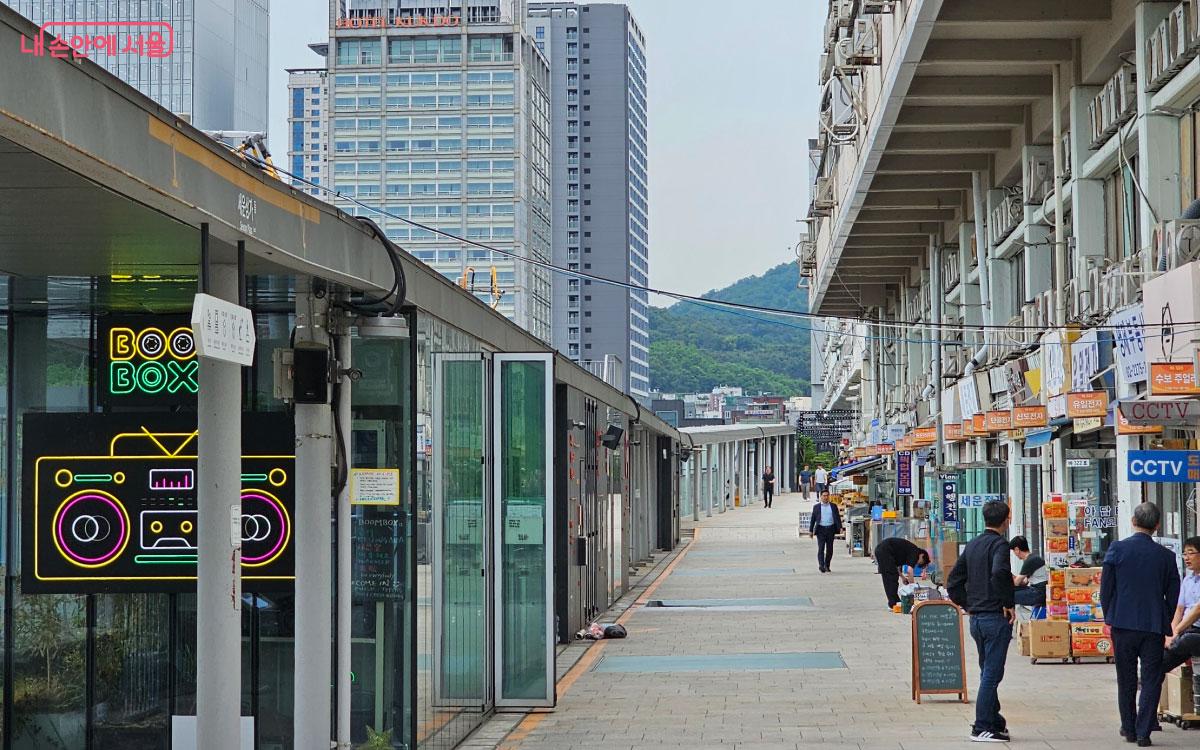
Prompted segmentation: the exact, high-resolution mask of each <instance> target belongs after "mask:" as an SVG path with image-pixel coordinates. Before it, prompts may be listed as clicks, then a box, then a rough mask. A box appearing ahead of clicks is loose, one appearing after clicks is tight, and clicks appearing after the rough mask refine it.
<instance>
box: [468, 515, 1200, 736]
mask: <svg viewBox="0 0 1200 750" xmlns="http://www.w3.org/2000/svg"><path fill="white" fill-rule="evenodd" d="M802 505H804V503H803V501H802V500H801V498H800V497H799V496H796V495H791V496H783V497H781V498H777V499H776V501H775V507H774V508H772V509H770V510H766V509H764V508H763V507H762V505H761V504H758V505H754V506H750V507H748V508H743V509H736V510H732V511H730V512H727V513H725V514H722V515H719V516H714V517H713V518H711V519H706V520H703V521H702V522H701V523H700V524H698V526H697V528H698V537H697V539H696V540H695V541H694V542H692V543H690V544H688V545H686V546H685V547H684V548H683V551H682V552H681V553H680V554H679V556H678V557H677V559H676V560H675V561H672V562H671V564H670V565H669V566H666V567H665V570H667V571H668V572H667V573H666V574H665V575H663V576H662V577H661V578H660V579H659V582H658V584H657V588H654V589H653V590H651V592H650V596H649V597H646V598H649V599H653V600H693V604H700V605H707V606H697V607H691V608H689V607H682V608H657V607H646V606H641V607H636V608H634V609H633V610H632V611H631V612H630V613H629V615H628V619H627V620H626V624H627V626H628V629H629V638H628V639H627V640H624V641H603V642H601V643H600V644H596V645H593V646H592V647H591V648H590V649H586V650H585V648H586V647H584V646H572V647H570V648H569V649H568V651H567V653H564V657H567V658H570V656H569V655H570V654H571V653H572V652H574V653H575V654H579V653H582V658H581V659H580V660H579V663H578V665H577V666H576V667H574V668H573V669H571V670H570V671H568V672H567V673H566V675H565V678H564V680H562V681H561V682H560V688H559V705H558V708H557V709H556V710H555V711H553V712H550V713H543V714H531V715H529V716H526V717H524V718H523V719H522V718H521V717H511V716H503V715H501V716H498V717H497V718H496V719H495V721H494V723H492V724H490V725H489V726H487V727H485V728H484V730H483V731H481V733H480V735H479V736H477V737H476V738H475V740H474V741H473V742H470V743H469V746H472V747H479V746H483V745H485V743H486V742H489V741H490V742H491V745H487V746H493V745H495V738H498V737H500V736H503V733H504V732H505V731H507V730H508V729H509V728H513V729H512V731H511V732H510V733H508V735H507V738H506V739H505V740H504V741H503V742H501V743H500V744H499V747H501V748H523V749H528V750H541V749H549V748H554V749H555V750H567V749H569V748H580V749H581V750H583V749H586V750H618V749H621V750H630V749H631V748H661V747H667V748H674V747H688V748H729V747H730V746H732V747H734V748H737V750H774V749H775V748H807V747H813V746H817V745H820V746H822V747H830V748H872V749H875V748H916V749H919V750H938V749H939V748H958V747H963V746H965V745H967V744H968V743H967V742H966V737H967V735H968V733H969V727H970V722H971V719H972V717H973V715H974V714H973V711H974V707H973V706H968V705H963V704H961V703H955V702H952V701H951V700H949V699H941V698H938V697H927V698H925V699H924V700H925V702H924V703H923V704H922V705H920V706H918V705H916V704H915V703H913V701H912V700H911V698H910V690H911V687H910V685H911V678H910V669H911V665H910V656H909V654H910V641H911V636H910V629H909V618H907V617H904V616H900V615H894V614H891V613H890V612H888V611H886V608H885V606H884V598H883V590H882V586H881V585H880V582H879V578H878V577H877V576H875V575H874V574H873V573H874V566H873V564H872V563H871V562H870V560H868V559H862V558H857V559H855V558H850V557H848V556H847V554H846V552H845V547H844V545H841V544H839V547H838V548H837V554H836V556H835V558H834V563H833V573H832V574H831V575H821V574H819V573H818V572H817V571H816V563H815V549H816V547H815V543H814V542H812V541H810V540H809V539H808V538H807V537H806V538H804V539H803V540H799V539H797V530H796V524H797V512H798V511H799V510H800V509H801V507H802ZM803 597H808V598H811V601H812V605H811V606H809V607H804V606H802V605H803V603H804V602H803V599H802V598H803ZM728 599H786V600H788V601H785V602H783V603H782V604H780V603H767V602H759V603H757V606H758V607H760V608H757V609H756V608H753V607H754V605H751V608H747V609H730V608H713V607H712V606H711V605H712V604H713V602H709V601H701V602H696V601H694V600H728ZM771 604H775V608H771V606H770V605H771ZM762 607H765V608H762ZM967 645H968V648H970V647H971V644H970V642H969V640H968V644H967ZM810 652H836V653H838V654H840V656H841V659H842V660H843V661H844V663H845V666H844V667H841V666H838V667H836V668H832V669H830V668H823V669H816V668H796V667H798V666H799V667H806V666H821V665H820V664H816V665H807V664H805V663H803V662H805V661H806V660H808V659H810V658H811V657H805V656H792V655H793V654H808V653H810ZM735 655H756V657H743V656H735ZM628 657H634V658H632V659H630V658H628ZM663 657H667V658H663ZM672 657H673V658H672ZM687 657H708V658H709V659H710V662H709V663H703V662H695V661H691V660H687V661H683V662H681V661H680V658H685V659H686V658H687ZM713 657H727V659H726V658H722V659H717V660H715V663H714V661H713V659H712V658H713ZM968 662H970V659H968ZM826 666H827V665H826ZM1008 666H1009V669H1008V674H1007V676H1006V678H1005V680H1004V683H1003V684H1002V685H1001V689H1000V690H1001V692H1000V697H1001V701H1002V703H1003V705H1004V713H1005V715H1006V716H1007V718H1008V721H1009V726H1010V727H1011V728H1012V734H1013V738H1014V740H1013V743H1012V746H1013V747H1022V748H1025V747H1028V748H1121V747H1129V745H1126V744H1125V743H1124V742H1123V741H1121V739H1120V738H1119V737H1118V736H1117V728H1118V723H1117V720H1116V718H1115V687H1114V686H1115V677H1114V674H1113V667H1111V666H1109V665H1105V664H1086V665H1037V666H1034V665H1031V664H1030V663H1029V661H1028V660H1027V659H1024V658H1021V657H1020V656H1018V655H1017V653H1016V645H1015V644H1014V646H1013V652H1012V654H1011V656H1010V658H1009V662H1008ZM969 672H970V676H969V678H968V680H969V685H970V688H971V697H972V699H973V698H974V689H975V687H976V686H977V685H978V683H979V680H978V669H977V667H976V666H975V665H973V664H971V665H970V669H969ZM1154 739H1155V746H1161V747H1179V748H1182V747H1189V748H1196V747H1198V746H1200V732H1197V731H1196V730H1193V731H1192V732H1183V731H1181V730H1179V729H1176V728H1174V727H1167V730H1166V731H1165V732H1164V733H1161V734H1156V735H1155V737H1154Z"/></svg>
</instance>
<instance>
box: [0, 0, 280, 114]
mask: <svg viewBox="0 0 1200 750" xmlns="http://www.w3.org/2000/svg"><path fill="white" fill-rule="evenodd" d="M269 1H270V0H159V1H158V2H146V0H107V1H106V2H76V0H0V2H3V3H4V4H5V5H8V6H9V7H11V8H13V9H14V10H16V11H17V12H18V13H21V14H22V15H24V16H25V17H26V18H29V19H30V20H32V21H33V22H34V23H36V24H38V25H43V24H47V23H49V24H52V25H51V26H50V27H49V28H48V31H49V32H50V33H53V34H54V35H55V36H59V37H67V38H69V37H72V36H86V37H87V38H88V39H90V40H91V43H90V44H89V45H88V46H87V48H86V49H80V52H83V53H85V54H86V55H87V56H88V57H89V58H90V59H92V60H93V61H95V62H96V63H97V64H99V65H101V66H103V67H104V68H105V69H106V70H108V71H110V72H111V73H113V74H115V75H117V76H119V77H120V78H121V79H122V80H124V81H125V82H127V83H129V84H130V85H132V86H133V87H135V88H136V89H137V90H138V91H141V92H142V93H143V94H145V95H146V96H148V97H150V98H151V99H153V100H154V101H156V102H158V103H159V104H161V105H162V106H164V107H166V108H167V109H169V110H171V111H172V112H174V113H175V114H177V115H180V116H182V117H185V118H187V120H188V121H189V122H191V123H192V124H193V125H195V126H196V127H198V128H201V129H203V130H244V131H251V132H256V133H265V132H266V130H267V86H268V84H267V71H268V68H267V48H268V27H269ZM151 34H159V35H161V39H162V41H163V43H164V46H163V48H162V51H163V52H166V51H167V48H168V45H169V53H168V54H165V55H163V56H154V55H153V54H152V52H151V49H150V46H149V44H148V43H147V42H148V40H149V38H150V35H151ZM98 39H105V40H107V39H115V41H116V47H115V49H112V50H110V49H108V48H107V45H104V44H97V43H96V40H98Z"/></svg>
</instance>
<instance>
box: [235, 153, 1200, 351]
mask: <svg viewBox="0 0 1200 750" xmlns="http://www.w3.org/2000/svg"><path fill="white" fill-rule="evenodd" d="M243 158H245V159H246V160H247V161H248V162H251V163H256V164H258V165H259V166H263V167H265V164H264V163H263V162H261V161H259V160H257V159H256V158H255V157H253V156H243ZM275 169H276V171H278V172H279V173H280V174H284V175H287V176H289V177H291V178H293V179H295V180H297V181H298V182H300V183H302V184H304V185H308V186H310V187H312V188H315V189H317V190H320V191H322V192H324V193H327V194H329V195H332V196H334V197H336V198H340V199H342V200H344V201H347V202H349V203H353V204H354V205H356V206H359V207H360V208H364V209H366V210H368V211H373V212H375V213H377V214H380V215H382V216H386V217H388V218H390V219H395V220H396V221H399V222H402V223H404V224H407V225H409V226H411V227H414V228H416V229H421V230H423V231H426V232H430V233H431V234H435V235H438V236H441V237H444V238H446V239H448V240H451V241H453V242H457V243H460V244H463V245H469V246H471V247H476V248H479V249H481V250H487V251H489V252H493V253H496V254H498V255H501V256H504V257H506V258H511V259H512V260H514V261H518V262H521V263H526V264H528V265H532V266H536V267H539V268H543V269H545V270H548V271H551V272H554V273H558V274H562V275H566V276H572V277H575V278H579V279H586V280H588V281H594V282H596V283H599V284H606V285H609V286H615V287H619V288H623V289H627V290H630V291H635V292H643V293H647V294H656V295H659V296H662V297H669V298H671V299H674V300H677V301H688V302H695V303H697V304H702V305H709V306H712V307H724V308H730V309H736V310H746V311H749V312H760V313H768V314H771V315H781V316H786V317H791V318H801V319H804V320H818V321H828V320H835V321H838V322H848V323H864V324H871V325H878V326H881V327H883V328H891V329H896V330H913V329H927V328H936V329H941V330H946V331H951V332H954V331H961V332H964V333H977V332H983V331H1034V332H1038V333H1045V332H1048V331H1053V330H1059V328H1060V327H1059V326H1027V325H1008V324H996V323H993V324H978V325H975V324H972V325H968V324H966V323H952V322H933V321H929V322H924V321H884V320H875V319H871V318H866V317H853V316H839V315H819V314H817V313H812V312H800V311H798V310H788V309H785V308H777V307H767V306H764V305H750V304H746V303H742V302H729V301H726V300H719V299H711V298H708V297H700V296H697V295H693V294H685V293H683V292H674V291H670V290H666V289H658V288H656V287H651V286H645V285H640V284H633V283H630V282H627V281H619V280H617V279H609V278H605V277H603V276H596V275H595V274H591V273H587V272H586V271H578V270H572V269H569V268H563V267H561V266H556V265H554V264H553V263H548V262H546V261H542V260H538V259H536V258H529V257H526V256H523V255H519V254H517V253H514V252H512V251H510V250H502V249H500V248H498V247H494V246H492V245H488V244H486V243H483V242H479V241H477V240H472V239H468V238H466V237H460V236H459V235H456V234H454V233H453V232H448V231H446V230H444V229H439V228H438V227H433V226H429V225H428V224H422V223H421V222H419V221H414V220H412V219H409V218H407V217H405V216H400V215H398V214H394V213H392V212H390V211H388V210H386V209H384V208H383V207H382V206H372V205H370V204H367V203H364V202H363V201H360V200H358V199H357V198H354V197H351V196H348V195H344V194H342V193H339V192H338V191H336V190H333V189H331V188H329V187H326V186H324V185H320V184H318V183H315V182H312V181H310V180H308V179H306V178H304V177H302V176H300V175H296V174H293V173H291V172H288V171H287V170H284V169H280V168H279V167H275ZM1175 325H1177V326H1178V325H1188V326H1200V321H1197V320H1191V321H1180V322H1178V323H1175ZM1142 327H1143V328H1152V327H1154V326H1153V325H1152V324H1149V323H1143V324H1142ZM1061 328H1062V329H1064V330H1066V329H1067V328H1068V327H1067V326H1062V327H1061ZM1127 328H1129V326H1110V325H1100V326H1094V327H1092V328H1090V329H1088V330H1092V331H1117V330H1122V329H1127Z"/></svg>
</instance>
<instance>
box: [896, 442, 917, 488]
mask: <svg viewBox="0 0 1200 750" xmlns="http://www.w3.org/2000/svg"><path fill="white" fill-rule="evenodd" d="M912 469H913V455H912V452H911V451H900V452H898V453H897V454H896V494H897V495H912V493H913V471H912Z"/></svg>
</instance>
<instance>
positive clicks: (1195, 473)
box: [1127, 450, 1200, 483]
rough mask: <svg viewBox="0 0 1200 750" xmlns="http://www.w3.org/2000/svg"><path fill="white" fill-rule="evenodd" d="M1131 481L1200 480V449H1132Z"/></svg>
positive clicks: (1130, 457) (1167, 481)
mask: <svg viewBox="0 0 1200 750" xmlns="http://www.w3.org/2000/svg"><path fill="white" fill-rule="evenodd" d="M1127 466H1128V474H1127V478H1128V479H1129V481H1131V482H1155V483H1174V482H1181V483H1186V482H1200V451H1162V450H1150V451H1130V452H1129V463H1128V464H1127Z"/></svg>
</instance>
